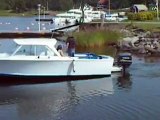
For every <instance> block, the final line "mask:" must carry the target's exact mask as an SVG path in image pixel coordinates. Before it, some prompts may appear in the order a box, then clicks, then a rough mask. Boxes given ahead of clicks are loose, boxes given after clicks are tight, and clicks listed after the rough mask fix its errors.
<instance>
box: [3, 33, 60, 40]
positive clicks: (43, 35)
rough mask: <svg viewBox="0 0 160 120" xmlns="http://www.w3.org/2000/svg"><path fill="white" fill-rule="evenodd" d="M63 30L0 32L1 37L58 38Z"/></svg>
mask: <svg viewBox="0 0 160 120" xmlns="http://www.w3.org/2000/svg"><path fill="white" fill-rule="evenodd" d="M62 36H63V32H55V33H54V32H0V38H6V39H7V38H56V37H62Z"/></svg>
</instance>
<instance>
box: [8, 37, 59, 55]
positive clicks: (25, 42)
mask: <svg viewBox="0 0 160 120" xmlns="http://www.w3.org/2000/svg"><path fill="white" fill-rule="evenodd" d="M13 41H14V42H15V44H16V45H14V46H13V48H11V49H12V51H10V53H7V54H8V55H9V56H61V55H60V54H59V52H58V51H57V50H56V48H55V47H56V43H57V40H56V39H49V38H38V39H37V38H29V39H28V38H27V39H25V38H23V39H14V40H13Z"/></svg>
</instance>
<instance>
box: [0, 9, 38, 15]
mask: <svg viewBox="0 0 160 120" xmlns="http://www.w3.org/2000/svg"><path fill="white" fill-rule="evenodd" d="M35 14H37V12H36V11H34V10H33V11H27V12H22V13H15V12H13V11H11V10H0V16H33V15H35Z"/></svg>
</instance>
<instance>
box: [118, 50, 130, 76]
mask: <svg viewBox="0 0 160 120" xmlns="http://www.w3.org/2000/svg"><path fill="white" fill-rule="evenodd" d="M131 64H132V55H131V53H120V54H119V55H118V58H117V65H118V66H121V67H122V68H123V74H125V69H126V68H128V67H129V66H130V65H131Z"/></svg>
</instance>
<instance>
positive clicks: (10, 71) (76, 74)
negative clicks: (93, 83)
mask: <svg viewBox="0 0 160 120" xmlns="http://www.w3.org/2000/svg"><path fill="white" fill-rule="evenodd" d="M112 67H113V58H107V59H77V60H74V59H68V60H52V59H48V58H46V59H45V58H43V59H42V58H41V59H40V58H39V59H35V60H30V59H28V60H17V59H10V60H0V77H1V78H0V81H1V82H2V81H3V82H5V81H6V80H4V79H6V78H9V79H11V80H10V81H12V79H15V81H17V80H18V81H19V80H20V81H21V80H23V81H24V79H25V80H27V79H32V80H33V81H34V79H36V81H37V80H39V79H40V78H42V82H43V81H46V79H48V78H49V79H50V80H49V81H62V80H65V79H66V80H72V79H81V78H92V77H93V78H94V77H100V76H101V77H103V76H110V75H111V71H112ZM61 79H62V80H61ZM39 81H40V80H39Z"/></svg>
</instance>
